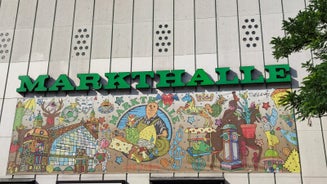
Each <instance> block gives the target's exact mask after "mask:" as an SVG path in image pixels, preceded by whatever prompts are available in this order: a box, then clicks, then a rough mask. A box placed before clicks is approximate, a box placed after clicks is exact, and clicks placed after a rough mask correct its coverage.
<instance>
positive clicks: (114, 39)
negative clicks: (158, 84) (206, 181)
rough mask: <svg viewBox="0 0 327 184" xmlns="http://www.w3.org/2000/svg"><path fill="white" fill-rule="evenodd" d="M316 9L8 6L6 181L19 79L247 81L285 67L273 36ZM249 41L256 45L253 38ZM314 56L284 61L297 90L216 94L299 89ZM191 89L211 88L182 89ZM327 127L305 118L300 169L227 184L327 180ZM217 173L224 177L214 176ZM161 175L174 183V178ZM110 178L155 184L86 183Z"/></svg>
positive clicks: (1, 81) (146, 0)
mask: <svg viewBox="0 0 327 184" xmlns="http://www.w3.org/2000/svg"><path fill="white" fill-rule="evenodd" d="M307 4H308V0H306V1H305V0H0V34H1V33H3V34H6V33H7V37H6V40H5V42H7V43H6V47H7V49H3V52H5V50H8V51H7V52H8V53H6V55H4V56H5V57H4V58H1V56H2V55H1V54H0V145H1V147H2V152H1V154H0V178H10V177H12V176H11V175H7V174H6V168H7V159H8V153H9V145H10V141H11V130H12V123H13V122H14V114H15V112H14V111H15V105H16V99H17V98H19V97H22V96H21V94H18V93H17V92H16V88H17V87H18V86H19V82H20V81H19V80H18V76H19V75H27V74H28V75H30V76H31V77H36V76H38V75H41V74H49V75H50V76H52V77H54V78H56V77H57V76H59V75H60V74H67V75H69V76H70V77H71V78H72V79H73V80H76V74H77V73H87V72H92V73H99V74H101V75H103V74H104V73H105V72H123V71H124V72H131V71H151V70H153V71H156V70H173V69H185V70H186V71H187V72H188V73H190V74H193V73H194V71H195V70H196V69H197V68H203V69H205V70H206V71H208V73H209V74H211V75H212V78H213V79H215V80H216V79H217V75H216V74H215V72H214V68H216V67H230V68H231V69H232V70H233V71H235V72H236V74H237V75H238V76H239V78H242V75H241V73H240V72H239V70H238V69H239V67H240V66H245V65H254V66H256V68H257V69H258V70H259V71H261V72H263V73H262V74H264V75H266V74H265V73H264V70H263V67H264V65H268V64H277V61H276V60H275V59H274V58H273V56H272V54H271V52H272V48H271V45H270V44H269V42H270V40H271V37H272V36H278V35H283V34H284V33H283V31H282V30H281V29H280V27H281V22H282V20H283V19H287V18H288V17H289V16H295V15H296V13H297V12H298V11H299V10H300V9H303V8H304V7H305V6H306V5H307ZM252 19H253V21H251V20H252ZM165 25H167V27H165ZM249 25H251V26H250V27H251V28H249ZM255 25H257V26H256V27H257V28H254V26H255ZM242 26H246V27H245V28H243V27H242ZM157 31H159V33H157ZM162 31H164V32H162ZM168 31H169V33H168ZM247 31H249V33H247ZM252 31H255V32H253V33H252ZM251 35H252V36H251ZM250 37H252V39H253V41H249V39H250ZM244 38H246V41H244ZM256 39H257V40H256ZM7 40H8V41H7ZM0 41H1V40H0ZM168 42H169V44H168ZM0 43H1V44H2V45H3V44H5V43H4V42H0ZM247 43H250V46H247ZM253 43H255V46H253ZM157 44H159V45H157ZM162 44H163V45H162ZM159 49H161V51H160V50H159ZM165 49H167V50H166V51H165ZM0 50H1V48H0ZM77 53H78V54H77ZM82 53H83V54H82ZM310 57H311V55H310V53H309V52H301V53H298V54H294V55H292V56H291V57H290V58H289V59H288V60H286V59H284V60H282V61H280V62H279V63H278V64H280V63H289V64H290V65H291V67H292V84H290V85H286V86H285V85H284V86H276V85H261V86H241V85H239V86H233V87H230V86H229V87H226V86H221V87H215V88H214V89H209V90H224V91H226V90H238V89H264V88H272V87H293V88H296V87H298V86H299V85H300V82H301V81H302V78H303V77H304V76H305V71H304V70H303V69H302V68H301V64H300V62H298V61H305V60H306V59H308V58H310ZM153 85H154V84H153ZM189 90H194V91H204V90H207V89H205V88H194V89H193V88H191V89H176V90H175V92H185V91H189ZM170 91H172V89H171V90H170ZM141 92H142V93H153V92H155V91H153V90H144V91H141ZM115 93H117V92H114V93H113V94H115ZM118 93H121V92H118ZM125 93H126V95H128V94H135V93H138V91H135V90H132V91H130V92H125ZM44 95H49V94H44ZM83 95H87V94H83ZM326 123H327V118H322V119H313V120H312V126H308V125H307V121H306V120H305V121H304V122H297V131H298V132H297V133H298V138H299V151H300V159H301V165H302V172H301V173H299V174H289V173H287V174H286V173H277V174H276V175H274V174H254V173H224V177H225V179H226V181H227V183H231V184H233V183H251V184H252V183H253V184H254V183H321V184H323V183H327V160H326V159H327V158H326V152H327V150H326V142H327V125H326ZM324 144H325V146H324ZM217 174H218V175H222V173H215V174H213V175H211V176H217ZM158 176H163V177H171V176H172V173H167V174H163V175H160V174H159V175H158ZM176 176H177V177H178V176H195V175H194V174H189V173H185V174H178V175H176ZM201 176H202V175H200V177H201ZM203 176H204V175H203ZM14 177H15V178H21V177H25V178H28V177H32V178H34V177H35V178H36V180H37V181H38V182H39V183H40V184H42V183H45V184H48V183H55V182H56V180H57V179H59V180H78V179H79V177H80V176H79V175H59V176H58V177H57V176H53V175H51V176H42V175H37V176H34V175H31V176H18V175H15V176H14ZM102 177H104V179H126V177H127V181H128V183H130V184H137V183H142V184H143V183H149V178H150V176H149V174H128V175H126V174H125V173H122V174H105V175H104V176H102V175H81V179H83V180H90V179H94V180H101V179H102Z"/></svg>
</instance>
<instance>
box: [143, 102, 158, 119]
mask: <svg viewBox="0 0 327 184" xmlns="http://www.w3.org/2000/svg"><path fill="white" fill-rule="evenodd" d="M157 111H158V104H157V103H154V102H151V103H149V104H148V105H147V106H146V116H147V117H148V118H151V117H153V116H155V115H156V113H157Z"/></svg>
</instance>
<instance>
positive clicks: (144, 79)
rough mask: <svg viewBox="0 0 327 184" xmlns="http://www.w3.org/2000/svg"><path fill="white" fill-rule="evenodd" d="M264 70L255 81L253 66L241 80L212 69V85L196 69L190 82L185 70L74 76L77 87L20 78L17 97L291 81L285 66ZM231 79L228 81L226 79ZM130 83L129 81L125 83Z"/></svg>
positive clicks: (245, 69) (66, 78)
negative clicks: (24, 94)
mask: <svg viewBox="0 0 327 184" xmlns="http://www.w3.org/2000/svg"><path fill="white" fill-rule="evenodd" d="M264 68H265V70H266V71H267V72H268V73H269V77H268V78H265V77H264V76H263V75H259V76H257V77H254V73H255V70H256V68H255V67H254V66H241V67H240V68H239V70H240V72H241V73H243V78H242V79H239V78H238V76H237V75H234V76H232V77H231V78H230V77H229V73H230V72H231V69H230V68H229V67H220V68H215V72H216V73H217V75H218V80H217V81H214V80H213V79H212V78H211V77H210V75H209V74H208V73H207V72H206V71H205V70H203V69H197V70H196V71H195V72H194V74H193V75H192V77H191V79H190V80H189V81H183V78H184V75H185V74H186V72H185V70H159V71H155V72H154V71H138V72H117V73H105V74H104V75H105V77H106V78H107V82H106V83H105V84H103V83H102V82H101V81H103V80H102V78H101V76H100V75H99V74H97V73H80V74H77V78H79V80H80V81H79V84H78V85H75V84H74V83H72V81H71V79H70V78H69V76H67V75H66V74H61V75H59V77H58V78H57V79H55V81H54V82H53V83H52V84H51V85H50V84H49V80H50V79H51V77H50V76H49V75H39V76H38V77H37V78H36V79H35V80H32V79H31V78H30V77H29V76H27V75H23V76H19V79H20V81H21V83H20V87H19V88H17V90H16V91H17V92H19V93H28V92H46V91H49V92H57V91H88V90H91V89H94V90H100V89H104V90H113V89H130V88H131V84H130V82H131V80H132V82H134V80H135V81H137V84H136V86H135V87H136V89H147V88H150V87H151V85H150V84H149V83H148V81H149V79H154V80H155V79H157V78H158V82H157V84H156V85H155V87H156V88H169V87H193V86H214V85H235V84H260V83H285V82H290V81H291V76H290V67H289V65H287V64H280V65H266V66H265V67H264ZM229 78H230V79H229ZM128 79H131V80H128Z"/></svg>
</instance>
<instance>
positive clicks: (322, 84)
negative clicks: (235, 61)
mask: <svg viewBox="0 0 327 184" xmlns="http://www.w3.org/2000/svg"><path fill="white" fill-rule="evenodd" d="M282 29H283V30H284V32H285V35H284V36H283V37H273V38H272V41H271V44H272V45H273V55H274V57H275V58H276V59H280V58H285V57H288V56H289V55H291V54H292V53H296V52H299V51H302V50H310V51H311V52H312V53H313V56H314V57H313V59H312V60H309V61H302V62H303V64H302V67H303V68H306V70H307V71H308V73H309V74H308V76H306V77H305V78H304V79H303V82H302V85H301V87H300V89H299V90H295V91H292V92H289V93H288V94H287V95H286V96H285V97H284V98H283V99H282V100H281V101H280V103H281V104H282V105H284V106H286V107H287V108H293V109H295V112H296V115H297V118H301V119H305V118H310V117H321V116H323V115H325V114H326V112H327V0H311V1H310V4H309V5H308V6H307V8H305V10H303V11H300V12H299V13H298V14H297V16H296V17H294V18H289V19H288V20H284V21H283V26H282ZM313 60H314V61H315V64H314V62H313Z"/></svg>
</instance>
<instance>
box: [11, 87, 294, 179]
mask: <svg viewBox="0 0 327 184" xmlns="http://www.w3.org/2000/svg"><path fill="white" fill-rule="evenodd" d="M285 92H286V89H276V90H262V91H258V90H256V91H237V92H215V93H210V92H207V93H181V94H178V93H176V94H174V93H170V94H157V95H124V96H111V95H109V96H100V95H98V96H87V97H62V98H60V97H53V98H45V97H40V98H37V97H35V98H22V99H18V102H17V106H16V115H15V120H14V123H13V134H12V135H13V136H12V142H11V146H10V154H9V161H8V168H7V171H8V174H13V173H18V174H30V173H37V174H58V173H60V174H73V173H122V172H222V171H224V172H226V171H231V172H299V171H300V164H299V156H298V147H297V136H296V130H295V122H294V121H295V120H294V115H293V114H292V113H291V112H290V111H287V110H285V109H283V108H282V107H280V106H279V105H278V104H276V103H277V101H278V99H279V98H280V97H281V96H282V95H283V94H285Z"/></svg>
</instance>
